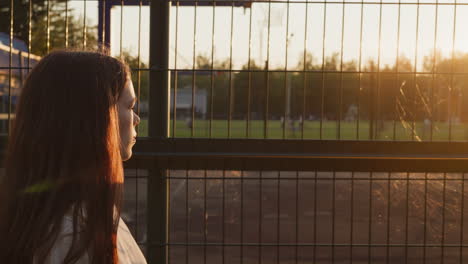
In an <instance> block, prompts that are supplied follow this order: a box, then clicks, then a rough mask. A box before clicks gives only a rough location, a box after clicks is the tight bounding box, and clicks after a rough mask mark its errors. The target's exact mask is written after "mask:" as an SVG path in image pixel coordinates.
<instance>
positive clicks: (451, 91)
mask: <svg viewBox="0 0 468 264" xmlns="http://www.w3.org/2000/svg"><path fill="white" fill-rule="evenodd" d="M456 22H457V0H455V4H454V9H453V33H452V59H451V61H452V62H451V63H450V92H449V100H451V98H452V95H453V90H454V87H453V74H454V70H455V69H454V68H455V67H454V64H455V40H456V38H455V35H456V28H457V24H456ZM449 105H450V107H449V141H452V113H451V112H452V111H453V108H452V107H451V104H450V101H449Z"/></svg>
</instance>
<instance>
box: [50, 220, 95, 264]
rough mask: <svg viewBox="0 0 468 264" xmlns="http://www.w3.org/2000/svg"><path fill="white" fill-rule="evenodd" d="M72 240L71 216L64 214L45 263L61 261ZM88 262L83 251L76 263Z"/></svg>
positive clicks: (51, 263) (83, 263)
mask: <svg viewBox="0 0 468 264" xmlns="http://www.w3.org/2000/svg"><path fill="white" fill-rule="evenodd" d="M72 241H73V218H72V217H71V216H69V215H65V216H64V217H63V219H62V223H61V226H60V231H59V234H58V237H57V240H56V241H55V243H54V245H53V247H52V249H51V251H50V254H49V256H48V258H47V260H46V262H45V264H56V263H63V261H64V259H65V257H66V256H67V254H68V252H69V251H70V248H71V246H72ZM87 263H89V257H88V255H87V254H86V253H85V254H84V255H83V256H82V257H81V258H80V259H79V260H78V261H77V262H76V264H87Z"/></svg>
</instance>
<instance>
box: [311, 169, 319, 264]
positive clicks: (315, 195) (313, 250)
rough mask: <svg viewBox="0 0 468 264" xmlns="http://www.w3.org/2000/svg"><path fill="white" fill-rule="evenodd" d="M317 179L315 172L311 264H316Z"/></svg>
mask: <svg viewBox="0 0 468 264" xmlns="http://www.w3.org/2000/svg"><path fill="white" fill-rule="evenodd" d="M317 178H318V173H317V171H315V178H314V237H313V238H312V239H313V241H314V244H313V247H312V252H313V254H314V257H313V263H317V196H318V195H317V190H318V188H317Z"/></svg>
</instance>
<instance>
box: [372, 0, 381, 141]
mask: <svg viewBox="0 0 468 264" xmlns="http://www.w3.org/2000/svg"><path fill="white" fill-rule="evenodd" d="M382 6H383V4H382V0H380V4H379V36H378V39H379V40H378V41H379V46H378V49H377V52H378V53H377V92H376V93H375V96H376V97H377V98H376V100H375V101H376V102H377V105H376V106H377V109H376V110H377V113H376V120H375V124H376V125H375V130H376V131H375V133H373V134H374V135H375V138H374V139H379V136H380V132H381V131H380V130H381V129H380V127H381V126H384V124H383V120H381V119H382V117H381V116H380V88H381V77H382V76H381V74H380V58H381V56H380V53H381V46H382V45H381V44H382ZM380 122H382V124H381V123H380Z"/></svg>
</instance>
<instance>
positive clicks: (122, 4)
mask: <svg viewBox="0 0 468 264" xmlns="http://www.w3.org/2000/svg"><path fill="white" fill-rule="evenodd" d="M123 12H124V0H120V52H119V56H120V58H122V57H123Z"/></svg>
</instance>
